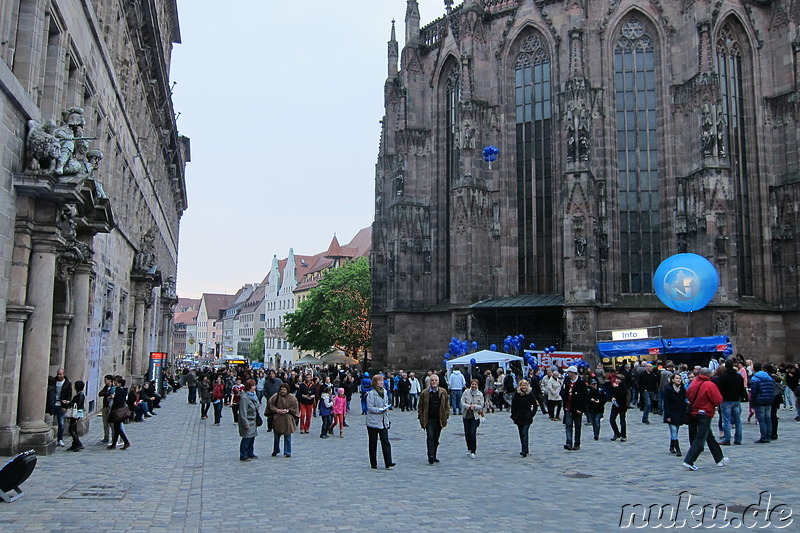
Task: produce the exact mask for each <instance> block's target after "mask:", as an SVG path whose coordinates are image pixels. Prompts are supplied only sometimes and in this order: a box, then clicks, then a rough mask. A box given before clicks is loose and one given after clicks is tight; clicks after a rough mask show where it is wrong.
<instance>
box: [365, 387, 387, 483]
mask: <svg viewBox="0 0 800 533" xmlns="http://www.w3.org/2000/svg"><path fill="white" fill-rule="evenodd" d="M366 402H367V433H368V434H369V465H370V467H372V468H378V437H380V439H381V451H382V452H383V464H384V465H385V466H386V469H387V470H388V469H390V468H392V467H393V466H394V463H393V462H392V445H391V444H390V443H389V427H391V425H392V424H391V422H390V421H389V413H388V411H389V408H390V407H391V405H392V403H391V402H390V401H389V394H388V392H387V391H386V389H385V388H384V387H383V376H382V375H381V374H376V375H374V376H372V389H371V390H370V391H369V392H368V393H367V398H366Z"/></svg>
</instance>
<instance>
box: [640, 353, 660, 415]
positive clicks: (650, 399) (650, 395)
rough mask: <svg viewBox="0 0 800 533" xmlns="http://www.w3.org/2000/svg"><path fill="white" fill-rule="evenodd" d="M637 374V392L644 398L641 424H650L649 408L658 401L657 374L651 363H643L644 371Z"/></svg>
mask: <svg viewBox="0 0 800 533" xmlns="http://www.w3.org/2000/svg"><path fill="white" fill-rule="evenodd" d="M638 376H639V393H640V394H641V395H642V397H643V398H644V411H643V412H642V424H648V425H649V424H650V410H651V409H652V408H653V404H654V403H655V402H656V401H658V382H659V376H658V374H656V373H655V372H653V365H652V364H650V363H645V365H644V372H642V373H641V374H639V375H638Z"/></svg>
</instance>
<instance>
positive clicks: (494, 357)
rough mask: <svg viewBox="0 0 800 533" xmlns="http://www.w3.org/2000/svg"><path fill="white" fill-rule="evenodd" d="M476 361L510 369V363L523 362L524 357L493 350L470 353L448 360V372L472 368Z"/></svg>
mask: <svg viewBox="0 0 800 533" xmlns="http://www.w3.org/2000/svg"><path fill="white" fill-rule="evenodd" d="M473 359H475V364H481V363H497V364H498V365H500V366H501V367H503V368H504V369H508V365H509V363H511V362H513V361H522V357H518V356H516V355H511V354H510V353H502V352H493V351H491V350H481V351H479V352H475V353H468V354H466V355H462V356H461V357H456V358H455V359H448V360H447V371H448V372H450V371H451V370H452V369H453V367H454V366H459V365H463V366H470V365H471V361H472V360H473Z"/></svg>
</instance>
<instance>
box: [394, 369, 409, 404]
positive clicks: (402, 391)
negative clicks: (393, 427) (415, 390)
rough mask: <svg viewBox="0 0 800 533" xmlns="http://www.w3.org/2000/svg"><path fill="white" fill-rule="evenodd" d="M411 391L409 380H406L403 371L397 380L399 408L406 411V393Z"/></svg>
mask: <svg viewBox="0 0 800 533" xmlns="http://www.w3.org/2000/svg"><path fill="white" fill-rule="evenodd" d="M409 392H411V381H409V380H408V374H406V373H405V372H403V373H402V374H401V375H400V379H399V380H398V382H397V395H398V396H399V399H400V410H401V411H408V410H409V408H408V393H409Z"/></svg>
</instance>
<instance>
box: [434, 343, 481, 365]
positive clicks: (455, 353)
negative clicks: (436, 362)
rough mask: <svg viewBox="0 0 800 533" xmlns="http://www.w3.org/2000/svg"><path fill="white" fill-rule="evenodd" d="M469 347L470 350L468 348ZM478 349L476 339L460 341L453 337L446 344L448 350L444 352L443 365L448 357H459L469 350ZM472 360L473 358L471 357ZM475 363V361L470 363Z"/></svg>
mask: <svg viewBox="0 0 800 533" xmlns="http://www.w3.org/2000/svg"><path fill="white" fill-rule="evenodd" d="M470 348H471V350H470ZM477 350H478V342H477V341H472V342H470V341H462V340H459V339H457V338H456V337H453V338H451V339H450V344H449V345H448V351H447V353H446V354H444V361H442V364H443V365H446V364H447V361H449V360H450V359H453V358H456V357H461V356H462V355H465V354H467V353H469V352H470V351H473V352H474V351H477ZM473 361H474V358H473ZM472 364H475V363H472Z"/></svg>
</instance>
